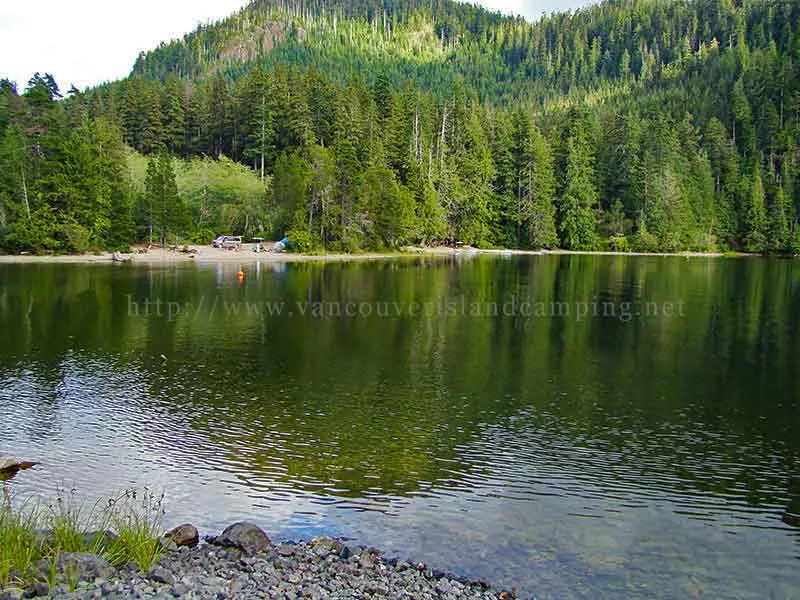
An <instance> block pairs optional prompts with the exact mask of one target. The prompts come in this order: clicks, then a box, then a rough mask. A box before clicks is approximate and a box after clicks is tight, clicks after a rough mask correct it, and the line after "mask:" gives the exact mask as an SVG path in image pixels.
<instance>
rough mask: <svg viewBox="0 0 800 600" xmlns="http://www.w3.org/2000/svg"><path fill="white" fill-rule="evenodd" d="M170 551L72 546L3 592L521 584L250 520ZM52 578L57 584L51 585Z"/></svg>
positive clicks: (190, 534)
mask: <svg viewBox="0 0 800 600" xmlns="http://www.w3.org/2000/svg"><path fill="white" fill-rule="evenodd" d="M160 544H161V546H162V548H163V552H164V554H163V556H162V558H161V559H160V560H159V561H158V563H157V564H156V565H155V566H154V567H153V568H152V569H150V570H149V571H148V572H142V571H140V570H139V569H138V567H136V565H134V564H128V565H124V566H123V567H121V568H118V569H115V568H113V567H112V566H111V565H110V564H109V563H108V562H107V561H106V560H105V559H104V558H102V557H100V556H97V555H94V554H90V553H66V554H62V555H60V556H59V557H58V560H57V561H50V562H49V563H47V564H42V565H41V566H40V567H41V569H42V577H41V579H40V580H39V581H38V582H37V583H36V584H35V585H33V586H30V587H28V588H27V589H25V590H23V589H17V588H8V589H6V590H2V591H0V600H18V599H19V598H33V597H37V596H45V597H50V598H55V599H62V598H63V599H66V598H70V599H78V598H80V599H101V598H109V599H122V598H167V599H168V598H184V599H187V600H188V599H193V598H203V599H205V598H213V599H220V600H222V599H226V598H236V599H239V598H241V599H245V600H246V599H249V598H270V599H280V600H294V599H296V598H309V599H311V600H327V599H330V600H338V599H345V598H353V599H356V598H358V599H361V598H391V599H397V600H401V599H406V598H408V599H411V598H414V599H421V600H433V599H442V600H493V599H501V600H508V599H511V598H513V597H514V591H510V592H509V591H504V590H499V589H492V588H490V586H489V585H488V584H486V583H484V582H473V581H467V580H464V579H462V578H459V577H456V576H455V575H452V574H447V573H443V572H440V571H435V570H432V569H430V568H429V567H427V566H426V565H424V564H421V563H420V564H412V563H408V562H405V561H402V560H396V559H391V560H387V559H384V558H383V557H381V553H380V552H379V551H378V550H375V549H372V548H365V547H354V546H349V545H347V544H346V543H345V542H343V541H341V540H337V539H333V538H329V537H322V538H316V539H314V540H311V541H308V542H299V543H281V544H273V543H272V542H271V541H270V539H269V537H268V536H267V534H266V533H264V532H263V531H262V530H261V529H259V528H258V527H257V526H255V525H253V524H250V523H235V524H233V525H231V526H230V527H228V528H226V529H225V531H223V532H222V533H221V534H220V535H219V536H207V537H206V538H205V543H200V539H199V535H198V532H197V530H196V529H195V528H194V527H193V526H192V525H182V526H180V527H177V528H175V529H173V530H172V531H170V532H168V533H166V534H165V535H164V536H163V537H162V538H161V539H160ZM51 586H52V587H51Z"/></svg>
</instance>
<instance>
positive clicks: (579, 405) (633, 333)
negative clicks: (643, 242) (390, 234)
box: [0, 255, 800, 598]
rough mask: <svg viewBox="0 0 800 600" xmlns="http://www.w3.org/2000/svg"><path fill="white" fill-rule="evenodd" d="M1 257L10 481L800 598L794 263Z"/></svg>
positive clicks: (282, 530) (207, 515)
mask: <svg viewBox="0 0 800 600" xmlns="http://www.w3.org/2000/svg"><path fill="white" fill-rule="evenodd" d="M242 267H243V271H244V273H245V277H244V280H242V281H240V280H239V279H238V277H237V272H238V270H239V265H237V264H197V265H191V264H189V265H182V266H168V265H167V266H163V265H162V266H153V267H147V266H136V265H117V266H114V265H65V264H44V265H0V331H2V344H1V345H0V410H2V419H0V455H3V454H10V455H16V456H19V457H23V458H28V459H37V460H41V461H42V462H43V465H42V466H40V467H38V468H37V469H35V470H33V471H30V472H26V473H24V474H21V475H20V476H19V477H18V478H17V479H16V480H15V481H14V482H13V483H14V493H15V494H16V495H17V496H23V497H24V496H25V495H29V494H41V495H44V496H47V497H52V496H53V495H54V494H55V492H56V489H57V488H59V487H60V488H62V489H64V490H69V491H70V492H69V493H72V492H71V491H72V490H74V493H75V494H76V495H77V496H78V497H79V498H81V499H83V500H84V501H86V502H89V503H91V502H94V501H95V500H98V499H105V498H109V497H111V496H115V495H118V494H119V492H120V491H122V490H125V489H126V488H131V487H138V488H139V489H141V488H143V487H145V486H147V487H149V488H150V489H153V490H156V491H158V492H161V491H163V492H164V493H165V507H166V524H167V525H173V524H177V523H179V522H184V521H190V522H194V523H196V524H197V525H198V526H200V527H201V531H202V532H203V533H210V532H214V531H216V530H219V529H221V528H222V527H223V526H225V525H227V524H229V523H231V522H233V521H235V520H239V519H247V520H252V521H254V522H256V523H258V524H259V525H261V526H262V527H263V528H264V529H265V530H266V531H267V532H268V533H270V535H272V536H273V537H277V538H287V539H301V538H308V537H311V536H315V535H322V534H327V535H337V536H345V537H347V538H350V539H352V540H353V543H363V544H369V545H374V546H376V547H379V548H381V549H383V550H385V551H386V553H387V554H390V555H397V556H400V557H402V558H411V559H415V560H419V561H425V562H427V563H428V564H430V565H431V566H433V567H436V568H441V569H444V570H451V571H454V572H456V573H458V574H459V575H465V576H470V577H474V578H484V579H487V580H490V581H493V582H497V583H501V584H504V585H507V586H509V587H510V586H511V585H514V586H517V587H518V588H519V590H520V591H521V592H523V593H525V594H536V595H537V597H538V598H618V597H641V598H645V597H646V598H691V597H714V598H768V597H769V598H790V597H798V596H799V595H800V460H799V458H800V383H798V377H797V372H798V364H799V362H798V361H800V261H796V260H795V261H791V260H770V259H757V258H748V259H737V258H730V259H729V258H725V259H722V258H718V259H709V258H676V257H608V256H577V255H564V256H534V257H484V256H475V257H469V256H465V257H463V258H458V259H455V258H433V257H424V258H409V259H398V260H393V261H371V262H350V263H334V264H325V265H322V264H311V263H298V264H281V263H276V264H272V263H260V264H259V263H252V264H249V263H246V262H245V264H243V265H242Z"/></svg>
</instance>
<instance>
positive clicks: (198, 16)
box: [0, 0, 246, 90]
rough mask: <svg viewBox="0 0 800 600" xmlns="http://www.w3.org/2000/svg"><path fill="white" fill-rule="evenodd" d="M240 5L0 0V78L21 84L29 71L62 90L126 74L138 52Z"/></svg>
mask: <svg viewBox="0 0 800 600" xmlns="http://www.w3.org/2000/svg"><path fill="white" fill-rule="evenodd" d="M245 3H246V2H245V0H191V1H187V0H179V1H176V0H139V1H138V2H136V3H132V2H108V1H102V0H72V1H70V2H64V1H63V0H29V1H26V2H21V1H19V0H3V2H2V3H0V78H3V77H5V78H8V79H11V80H13V81H16V82H17V83H18V84H19V87H20V88H22V87H24V85H25V83H27V81H28V79H30V77H31V75H32V74H33V73H35V72H36V71H39V72H42V73H44V72H48V73H52V74H53V75H54V76H55V78H56V81H57V82H58V84H59V86H60V87H61V89H62V90H67V89H69V86H70V85H72V84H74V85H75V86H77V87H79V88H84V87H87V86H90V85H94V84H97V83H100V82H103V81H109V80H114V79H119V78H121V77H125V76H127V75H128V73H130V70H131V68H132V67H133V63H134V61H135V60H136V57H137V56H138V54H139V52H141V51H142V50H149V49H151V48H154V47H155V46H157V45H158V44H159V43H160V42H162V41H165V40H169V39H172V38H176V37H180V36H182V35H183V34H184V33H186V32H188V31H191V30H192V29H194V28H195V27H196V26H197V24H198V23H205V22H207V21H215V20H217V19H221V18H223V17H226V16H227V15H229V14H231V13H233V12H235V11H236V10H238V9H239V8H241V7H242V6H243V5H244V4H245Z"/></svg>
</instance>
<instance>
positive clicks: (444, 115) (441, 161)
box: [439, 104, 447, 171]
mask: <svg viewBox="0 0 800 600" xmlns="http://www.w3.org/2000/svg"><path fill="white" fill-rule="evenodd" d="M446 131H447V104H445V105H444V106H443V107H442V132H441V134H440V136H439V170H440V171H442V170H444V136H445V132H446Z"/></svg>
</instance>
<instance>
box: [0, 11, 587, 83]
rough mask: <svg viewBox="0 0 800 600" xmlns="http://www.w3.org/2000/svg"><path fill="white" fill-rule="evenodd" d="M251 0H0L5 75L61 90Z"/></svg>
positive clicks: (0, 68) (116, 72)
mask: <svg viewBox="0 0 800 600" xmlns="http://www.w3.org/2000/svg"><path fill="white" fill-rule="evenodd" d="M246 3H247V2H246V0H138V1H137V2H116V1H113V0H69V1H65V0H0V79H2V78H8V79H11V80H12V81H16V82H17V83H18V85H19V88H20V91H21V90H22V88H24V87H25V84H26V83H27V81H28V79H30V77H31V75H33V73H35V72H36V71H39V72H42V73H45V72H49V73H52V74H53V75H54V76H55V78H56V81H57V82H58V84H59V86H60V87H61V89H62V90H64V91H66V90H68V89H69V87H70V85H72V84H74V85H75V86H76V87H78V88H85V87H88V86H91V85H95V84H98V83H101V82H103V81H113V80H115V79H120V78H122V77H125V76H127V75H128V74H129V73H130V70H131V67H132V66H133V62H134V60H135V59H136V57H137V56H138V54H139V52H140V51H142V50H149V49H151V48H153V47H155V46H157V45H158V44H159V43H160V42H162V41H167V40H170V39H172V38H176V37H180V36H182V35H183V34H184V33H186V32H188V31H191V30H192V29H194V28H195V27H196V26H197V24H198V23H206V22H208V21H215V20H217V19H220V18H222V17H225V16H227V15H229V14H231V13H232V12H234V11H236V10H237V9H238V8H240V7H242V6H244V5H245V4H246ZM480 3H481V4H483V5H484V6H487V7H489V8H491V9H493V10H501V11H503V12H511V13H515V14H521V15H524V16H526V17H529V18H533V19H535V18H538V17H539V16H541V14H542V13H543V12H550V11H553V10H567V9H568V8H574V7H577V6H579V5H581V4H586V3H587V1H586V0H565V1H562V2H559V1H558V0H480Z"/></svg>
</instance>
